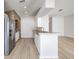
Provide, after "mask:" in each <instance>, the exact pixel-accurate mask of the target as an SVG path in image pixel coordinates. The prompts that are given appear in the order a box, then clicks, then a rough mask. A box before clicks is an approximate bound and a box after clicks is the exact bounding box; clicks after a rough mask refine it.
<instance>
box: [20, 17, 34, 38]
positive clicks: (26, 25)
mask: <svg viewBox="0 0 79 59" xmlns="http://www.w3.org/2000/svg"><path fill="white" fill-rule="evenodd" d="M33 29H34V18H33V17H30V16H26V17H22V18H21V38H33V32H32V30H33Z"/></svg>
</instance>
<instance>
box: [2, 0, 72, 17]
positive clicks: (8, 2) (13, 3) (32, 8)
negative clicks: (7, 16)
mask: <svg viewBox="0 0 79 59" xmlns="http://www.w3.org/2000/svg"><path fill="white" fill-rule="evenodd" d="M19 1H21V0H5V1H4V3H5V4H4V6H5V8H4V9H5V11H6V10H12V9H14V10H16V12H17V13H18V14H19V15H20V16H25V15H36V14H37V12H38V11H39V8H40V7H41V6H42V5H43V3H44V2H45V1H44V0H25V2H22V3H20V2H19ZM55 3H56V4H55V5H56V7H55V8H54V9H52V10H51V11H50V12H49V13H48V15H49V16H56V15H61V16H67V15H70V14H73V13H74V0H56V2H55ZM24 6H26V7H27V8H24ZM59 9H63V10H62V11H60V12H59V11H58V10H59Z"/></svg>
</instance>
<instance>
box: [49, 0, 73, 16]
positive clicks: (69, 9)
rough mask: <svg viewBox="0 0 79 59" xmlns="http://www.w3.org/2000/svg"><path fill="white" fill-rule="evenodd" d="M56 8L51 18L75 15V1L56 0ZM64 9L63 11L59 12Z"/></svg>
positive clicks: (52, 11) (50, 13)
mask: <svg viewBox="0 0 79 59" xmlns="http://www.w3.org/2000/svg"><path fill="white" fill-rule="evenodd" d="M55 3H56V4H55V8H54V9H52V10H51V11H50V12H49V13H48V15H49V16H57V15H58V16H68V15H72V14H74V0H56V1H55ZM61 9H63V10H62V11H59V10H61Z"/></svg>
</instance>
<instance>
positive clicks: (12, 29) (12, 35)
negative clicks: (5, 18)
mask: <svg viewBox="0 0 79 59" xmlns="http://www.w3.org/2000/svg"><path fill="white" fill-rule="evenodd" d="M9 22H10V25H9V27H10V29H9V49H10V52H11V51H12V49H13V48H14V47H15V21H13V20H10V21H9Z"/></svg>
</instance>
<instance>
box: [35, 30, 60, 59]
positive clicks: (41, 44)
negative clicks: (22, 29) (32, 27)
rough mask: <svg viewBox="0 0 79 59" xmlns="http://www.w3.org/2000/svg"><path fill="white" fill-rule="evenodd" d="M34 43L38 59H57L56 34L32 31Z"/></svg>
mask: <svg viewBox="0 0 79 59" xmlns="http://www.w3.org/2000/svg"><path fill="white" fill-rule="evenodd" d="M34 33H35V34H34V38H35V39H34V41H35V44H36V47H37V50H38V52H39V59H47V58H49V59H50V58H51V59H58V36H59V34H58V33H56V32H53V33H49V32H46V31H34Z"/></svg>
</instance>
